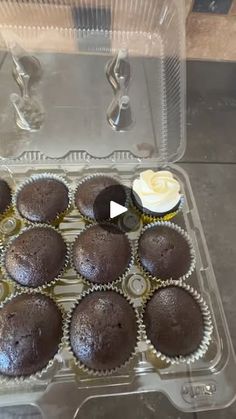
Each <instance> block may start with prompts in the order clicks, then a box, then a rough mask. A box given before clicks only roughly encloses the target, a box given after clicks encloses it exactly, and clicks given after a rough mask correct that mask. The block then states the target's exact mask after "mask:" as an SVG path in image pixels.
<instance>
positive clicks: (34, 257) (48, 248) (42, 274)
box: [4, 227, 67, 288]
mask: <svg viewBox="0 0 236 419" xmlns="http://www.w3.org/2000/svg"><path fill="white" fill-rule="evenodd" d="M66 256H67V247H66V244H65V242H64V240H63V238H62V236H61V235H60V234H59V233H58V232H57V231H56V230H54V229H53V228H51V227H34V228H29V229H28V230H26V231H24V232H23V233H21V234H20V235H19V236H18V237H16V238H15V239H14V240H13V241H12V242H11V244H10V245H9V247H8V248H7V250H6V252H5V255H4V265H5V269H6V271H7V273H8V275H9V277H10V278H11V279H13V280H14V281H16V282H17V283H18V284H20V285H23V286H26V287H32V288H37V287H41V286H42V285H45V284H47V283H50V282H51V281H53V280H54V279H55V278H57V277H58V275H59V274H60V273H61V272H62V270H63V268H64V266H65V263H66Z"/></svg>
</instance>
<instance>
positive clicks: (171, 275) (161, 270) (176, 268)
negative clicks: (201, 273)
mask: <svg viewBox="0 0 236 419" xmlns="http://www.w3.org/2000/svg"><path fill="white" fill-rule="evenodd" d="M137 251H138V258H139V262H140V264H141V266H142V267H143V268H144V270H145V271H147V272H148V273H149V274H151V275H152V276H153V277H156V278H158V279H161V280H167V279H179V278H181V277H184V276H186V275H188V274H189V272H190V271H191V270H192V268H193V266H194V257H193V248H192V245H191V242H190V239H189V238H188V236H187V234H186V233H185V232H184V231H183V230H181V229H180V228H178V227H177V226H176V225H175V224H172V223H166V222H157V223H153V224H150V225H149V226H148V227H147V228H145V229H144V230H143V232H142V234H141V236H140V238H139V242H138V249H137Z"/></svg>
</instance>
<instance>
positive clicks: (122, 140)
mask: <svg viewBox="0 0 236 419" xmlns="http://www.w3.org/2000/svg"><path fill="white" fill-rule="evenodd" d="M184 27H185V22H184V8H183V2H182V1H179V0H171V1H166V0H162V1H157V0H139V1H138V0H132V1H127V0H110V1H107V0H106V1H102V0H99V1H98V0H97V1H92V0H91V1H89V2H86V1H83V2H82V1H81V2H80V1H76V2H71V5H70V4H68V2H67V4H66V5H63V2H61V1H60V2H59V1H58V4H56V2H55V1H53V2H50V1H49V2H48V3H47V4H42V3H41V4H40V3H37V2H35V1H33V2H27V3H25V2H23V1H18V2H13V1H6V2H5V1H2V2H1V3H0V30H1V38H2V39H1V41H2V42H1V43H2V48H1V49H2V52H0V83H1V99H0V115H1V126H0V155H1V158H3V159H4V160H5V159H6V161H8V160H12V159H14V161H15V162H16V163H17V162H22V161H24V162H25V163H30V162H31V161H32V159H33V160H34V161H40V160H41V159H44V160H45V159H47V158H50V161H51V163H52V164H53V163H54V162H55V163H57V159H59V158H60V163H62V162H63V161H65V162H66V161H72V160H73V161H78V162H79V160H81V159H82V160H83V159H87V158H89V157H94V158H108V159H107V161H108V162H109V161H110V160H112V161H114V160H116V159H120V158H121V157H122V159H124V160H127V159H130V158H138V159H142V158H145V159H155V160H156V161H157V162H160V163H163V164H165V163H168V162H173V161H176V160H178V159H180V157H181V156H182V155H183V153H184V149H185V61H184V58H185V57H184ZM54 159H55V160H54Z"/></svg>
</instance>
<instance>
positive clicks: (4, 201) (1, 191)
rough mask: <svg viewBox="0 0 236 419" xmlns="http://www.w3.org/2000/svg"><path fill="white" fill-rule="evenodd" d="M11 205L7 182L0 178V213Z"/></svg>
mask: <svg viewBox="0 0 236 419" xmlns="http://www.w3.org/2000/svg"><path fill="white" fill-rule="evenodd" d="M10 205H11V189H10V186H9V185H8V183H7V182H6V181H5V180H3V179H0V215H1V214H3V213H4V212H5V211H6V210H7V209H8V207H9V206H10Z"/></svg>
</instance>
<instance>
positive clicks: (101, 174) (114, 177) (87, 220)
mask: <svg viewBox="0 0 236 419" xmlns="http://www.w3.org/2000/svg"><path fill="white" fill-rule="evenodd" d="M100 176H101V177H105V178H109V179H111V180H113V181H116V182H118V183H119V184H120V185H121V186H122V183H121V182H120V180H119V179H118V177H116V176H111V175H106V174H105V173H100V172H98V173H95V174H92V175H87V176H85V177H84V178H83V179H81V180H80V181H79V182H78V183H77V185H76V188H75V190H74V193H73V207H74V208H75V209H76V210H77V211H78V212H79V215H80V217H81V218H82V219H83V220H84V221H86V222H88V223H96V220H95V219H94V218H90V217H87V216H86V215H84V214H82V213H81V212H80V210H79V208H78V207H77V205H76V203H75V195H76V192H77V189H78V188H79V187H80V186H81V185H82V184H83V183H85V182H87V181H88V180H90V179H94V178H96V177H100ZM124 190H125V194H126V201H125V204H124V206H127V207H128V206H129V201H130V196H129V195H128V193H127V188H126V187H124ZM109 221H110V222H111V223H112V224H113V223H114V221H113V219H111V218H108V219H106V220H102V221H101V223H102V222H109Z"/></svg>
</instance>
